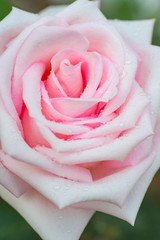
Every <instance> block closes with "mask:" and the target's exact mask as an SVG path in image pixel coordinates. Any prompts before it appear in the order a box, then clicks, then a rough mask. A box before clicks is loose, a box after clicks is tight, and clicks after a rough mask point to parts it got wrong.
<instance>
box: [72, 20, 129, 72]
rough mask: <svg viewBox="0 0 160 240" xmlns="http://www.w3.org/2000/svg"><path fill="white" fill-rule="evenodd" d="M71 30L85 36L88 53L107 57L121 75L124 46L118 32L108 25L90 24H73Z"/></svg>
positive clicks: (123, 61)
mask: <svg viewBox="0 0 160 240" xmlns="http://www.w3.org/2000/svg"><path fill="white" fill-rule="evenodd" d="M71 29H74V30H77V31H79V32H80V33H81V34H83V36H85V37H86V38H87V39H88V41H89V43H90V45H89V51H91V52H98V53H100V54H103V55H104V56H106V57H108V58H109V59H110V60H111V61H112V62H113V64H114V65H115V66H116V68H117V69H118V72H119V73H121V72H122V70H123V65H124V63H125V51H126V50H125V45H124V41H123V39H122V38H121V35H120V34H119V33H118V31H117V30H116V29H115V28H114V27H113V26H112V25H111V24H109V23H107V22H106V23H102V22H100V21H99V22H92V23H82V24H75V25H73V26H72V27H71Z"/></svg>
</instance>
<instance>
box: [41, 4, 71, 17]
mask: <svg viewBox="0 0 160 240" xmlns="http://www.w3.org/2000/svg"><path fill="white" fill-rule="evenodd" d="M66 7H67V5H58V6H56V5H55V6H49V7H47V8H45V9H43V10H42V11H40V12H39V15H41V16H54V15H55V14H57V13H59V12H60V11H62V10H63V9H64V8H66Z"/></svg>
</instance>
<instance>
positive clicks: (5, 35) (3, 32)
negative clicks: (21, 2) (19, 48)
mask: <svg viewBox="0 0 160 240" xmlns="http://www.w3.org/2000/svg"><path fill="white" fill-rule="evenodd" d="M38 18H39V17H38V16H37V15H36V14H32V13H29V12H25V11H22V10H20V9H18V8H13V9H12V11H11V12H10V13H9V15H8V16H7V17H5V18H4V19H3V20H2V21H1V22H0V54H2V53H3V51H4V50H5V47H6V45H7V44H8V42H9V41H10V40H11V39H14V38H15V37H17V35H18V34H19V33H20V32H21V31H23V29H24V28H26V27H27V26H28V25H30V24H32V23H34V22H35V21H36V20H37V19H38Z"/></svg>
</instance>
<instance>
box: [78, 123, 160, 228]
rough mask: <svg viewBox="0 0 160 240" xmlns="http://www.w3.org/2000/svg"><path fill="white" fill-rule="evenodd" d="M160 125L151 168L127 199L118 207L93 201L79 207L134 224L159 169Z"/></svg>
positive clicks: (159, 125)
mask: <svg viewBox="0 0 160 240" xmlns="http://www.w3.org/2000/svg"><path fill="white" fill-rule="evenodd" d="M159 127H160V124H158V125H157V129H156V133H157V134H156V135H157V136H156V138H157V139H156V144H155V150H158V151H157V152H156V158H155V159H154V161H153V163H152V164H151V166H150V167H149V168H148V169H147V171H146V172H145V173H144V174H143V175H142V176H141V178H140V179H139V181H137V183H136V184H135V186H134V188H133V189H132V190H131V191H130V192H129V194H128V197H127V198H126V200H125V201H124V203H123V204H122V205H121V206H120V207H119V206H116V205H115V204H112V203H105V202H104V201H103V202H99V201H97V202H96V201H94V202H89V203H81V204H79V206H80V207H86V208H87V209H90V208H91V209H96V210H97V211H101V212H105V213H108V214H111V215H114V216H117V217H119V218H122V219H124V220H126V221H128V222H129V223H131V224H134V221H135V218H136V215H137V212H138V210H139V207H140V204H141V202H142V200H143V197H144V195H145V192H146V191H147V188H148V186H149V184H150V182H151V181H152V179H153V177H154V175H155V173H156V172H157V170H158V169H159V167H160V151H159V144H160V137H159V136H160V130H159V129H160V128H159Z"/></svg>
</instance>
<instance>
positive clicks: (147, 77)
mask: <svg viewBox="0 0 160 240" xmlns="http://www.w3.org/2000/svg"><path fill="white" fill-rule="evenodd" d="M136 50H137V52H138V53H139V55H140V57H141V59H142V62H141V64H140V67H139V69H138V74H137V76H136V78H137V82H138V83H139V84H140V86H142V88H143V89H144V92H145V93H146V94H147V95H148V98H149V99H150V101H151V105H150V114H151V120H152V124H153V127H154V126H155V124H156V121H157V117H158V116H159V109H160V94H159V93H160V78H159V76H160V68H159V62H160V49H159V47H156V46H143V47H142V46H141V48H139V47H136Z"/></svg>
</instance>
